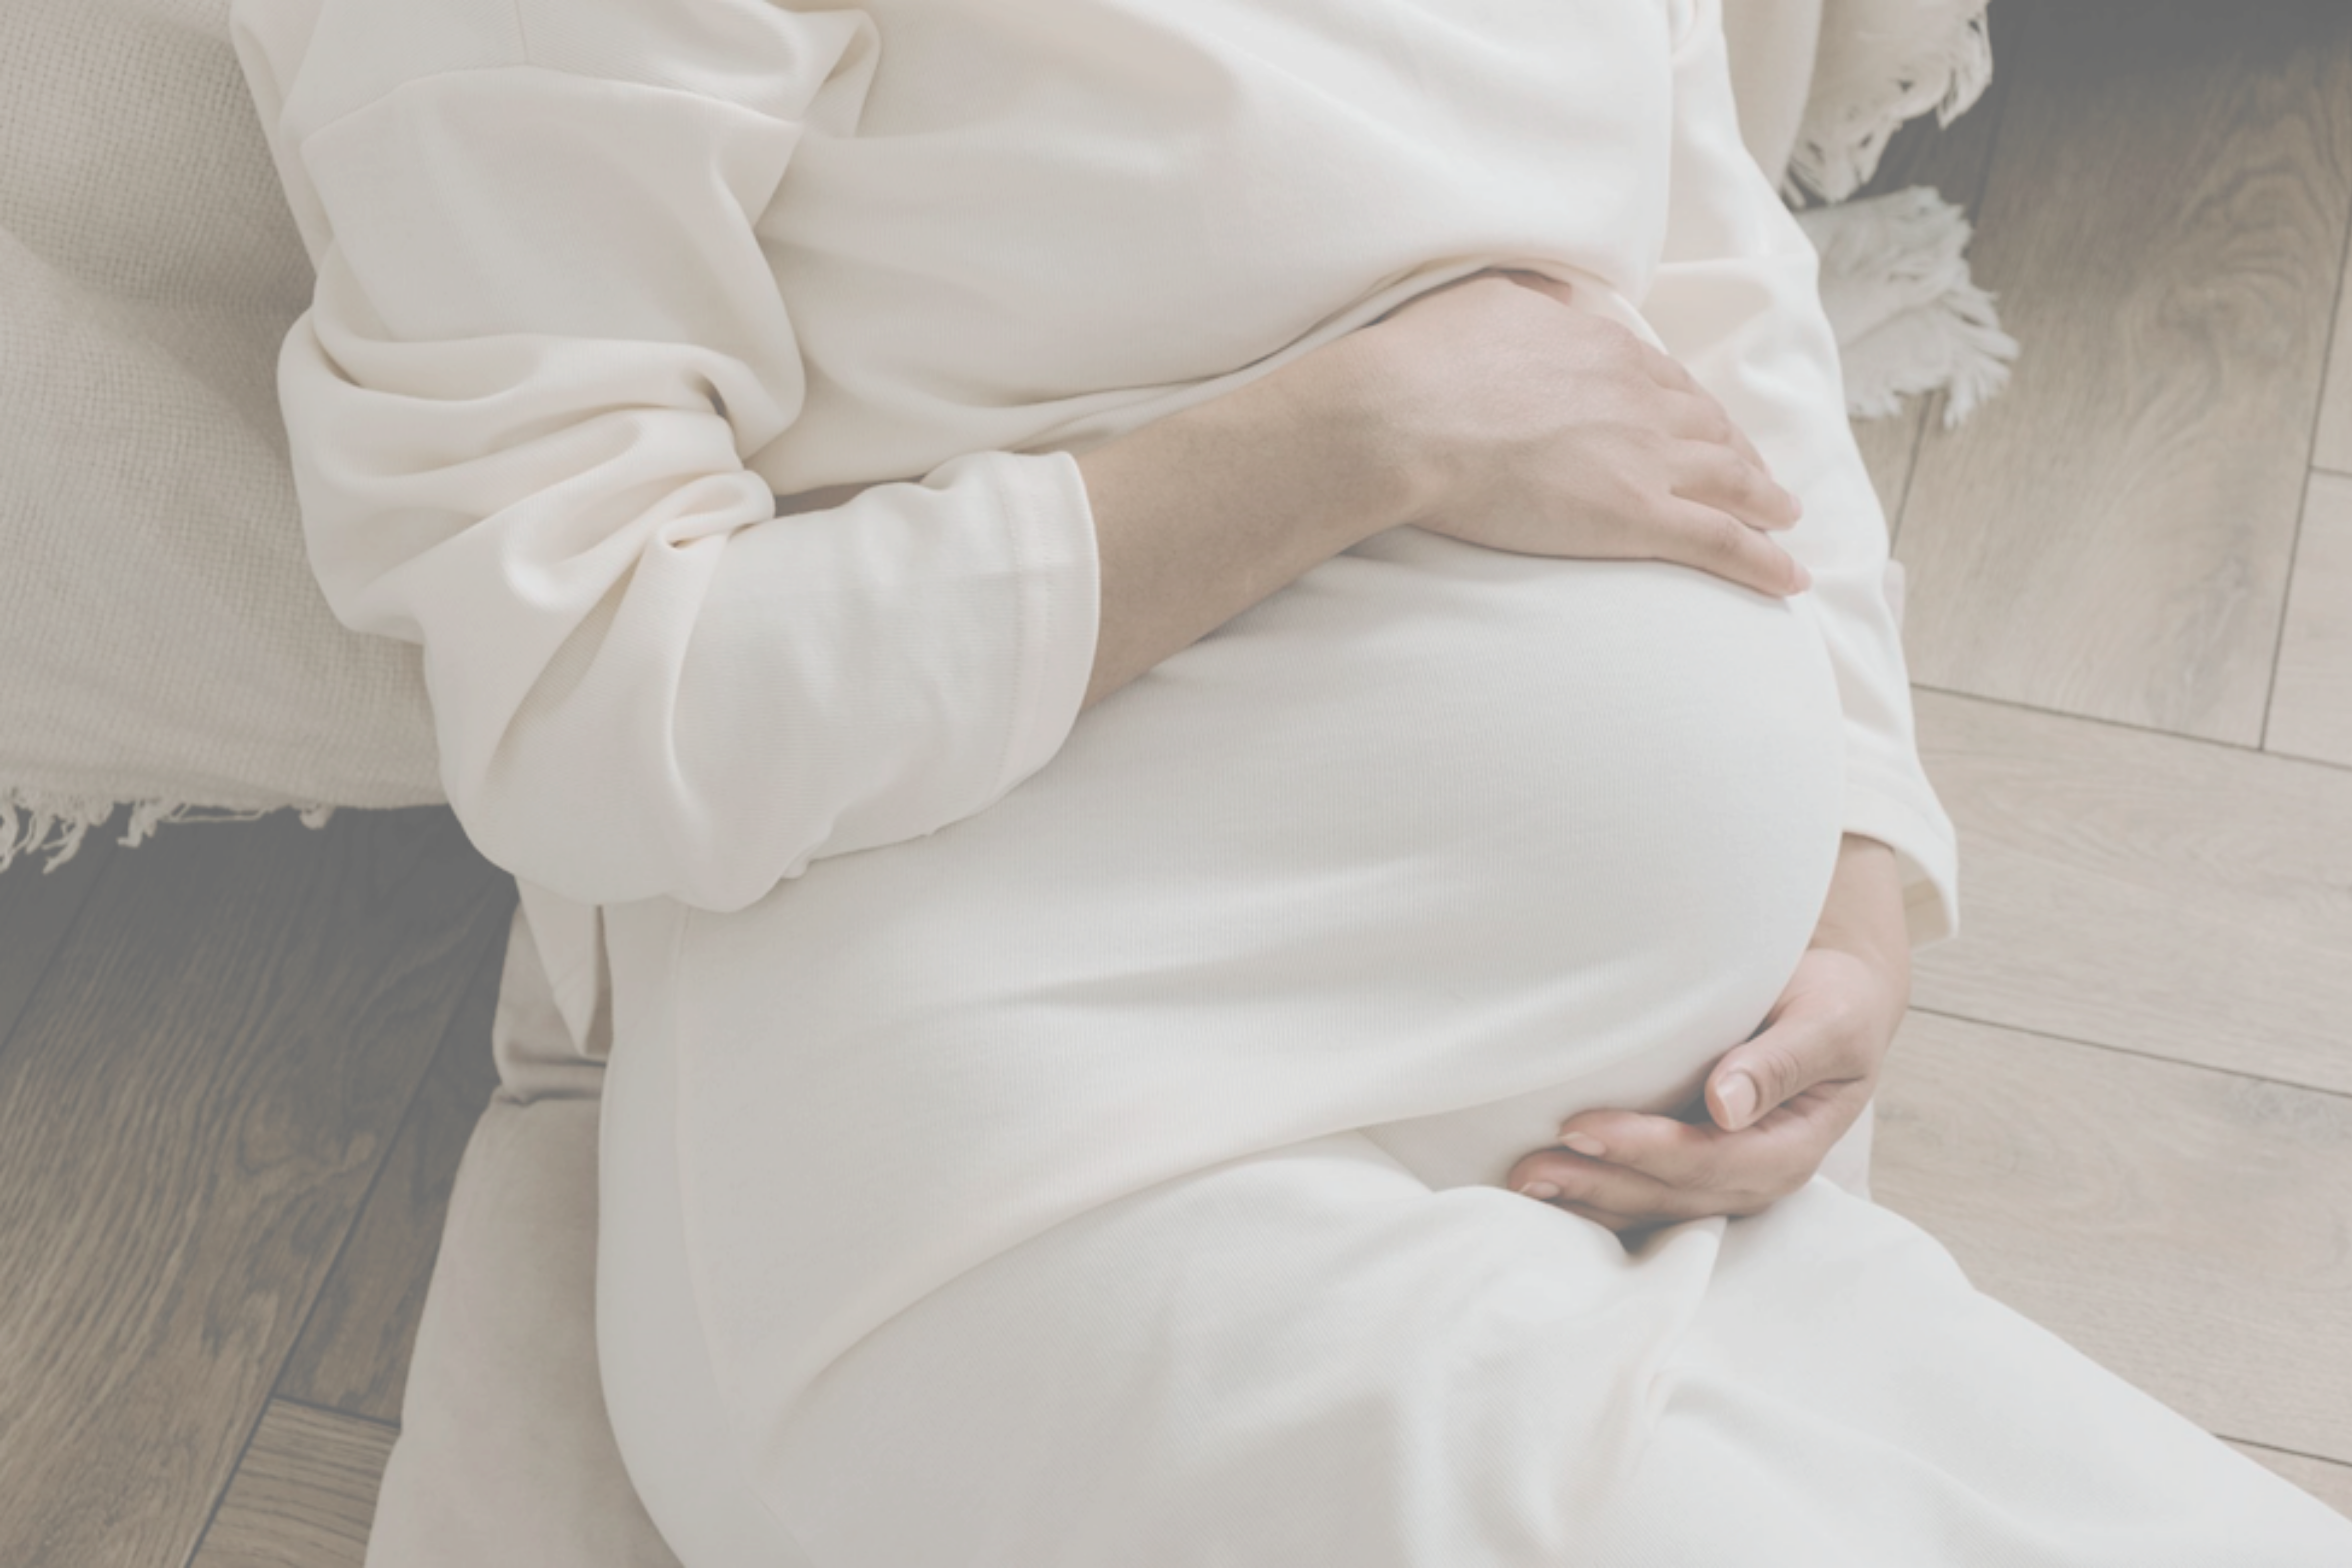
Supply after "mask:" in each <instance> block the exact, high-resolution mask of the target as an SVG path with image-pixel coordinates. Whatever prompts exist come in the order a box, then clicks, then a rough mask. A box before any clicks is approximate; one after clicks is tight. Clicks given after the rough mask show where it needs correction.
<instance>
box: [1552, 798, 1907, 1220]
mask: <svg viewBox="0 0 2352 1568" xmlns="http://www.w3.org/2000/svg"><path fill="white" fill-rule="evenodd" d="M1910 994H1911V966H1910V947H1909V942H1908V939H1907V935H1906V929H1905V924H1904V916H1903V898H1902V889H1901V884H1900V880H1899V876H1898V872H1897V870H1896V867H1895V854H1894V851H1893V850H1891V849H1889V848H1888V847H1886V846H1885V845H1884V844H1881V843H1879V842H1878V841H1877V840H1875V839H1871V838H1864V837H1860V836H1858V835H1851V834H1850V835H1848V836H1847V837H1845V839H1844V840H1843V843H1842V845H1841V846H1840V849H1839V854H1838V868H1837V872H1836V875H1835V877H1834V878H1833V879H1832V884H1831V889H1830V896H1829V899H1828V901H1827V902H1826V904H1825V905H1824V907H1823V909H1822V918H1821V921H1820V923H1819V925H1818V926H1817V928H1816V929H1815V931H1814V934H1813V939H1812V944H1811V946H1810V947H1808V948H1807V949H1806V950H1805V952H1804V955H1803V956H1802V957H1801V958H1800V959H1799V960H1798V962H1797V969H1796V973H1794V974H1793V975H1792V976H1790V980H1789V984H1787V986H1786V987H1784V988H1783V989H1782V991H1781V993H1780V1000H1779V1001H1777V1002H1776V1003H1774V1004H1773V1006H1772V1010H1771V1011H1770V1012H1769V1013H1768V1014H1767V1015H1766V1016H1765V1019H1764V1024H1763V1026H1762V1027H1760V1028H1759V1030H1758V1031H1757V1032H1756V1033H1755V1034H1754V1035H1751V1036H1750V1037H1748V1039H1747V1040H1745V1041H1744V1042H1742V1043H1741V1044H1740V1045H1738V1046H1737V1047H1733V1048H1732V1050H1730V1051H1729V1052H1728V1053H1727V1054H1726V1055H1725V1056H1724V1058H1722V1059H1721V1060H1720V1061H1718V1062H1717V1063H1716V1064H1715V1066H1714V1068H1712V1069H1710V1070H1709V1072H1708V1074H1707V1082H1706V1089H1705V1090H1704V1093H1703V1100H1704V1104H1703V1105H1702V1106H1699V1107H1694V1108H1693V1109H1692V1110H1691V1112H1690V1113H1689V1114H1690V1115H1691V1117H1692V1118H1693V1119H1692V1120H1687V1121H1686V1120H1683V1119H1681V1118H1678V1117H1674V1116H1653V1115H1646V1114H1643V1113H1642V1112H1639V1111H1633V1110H1587V1111H1582V1112H1580V1113H1579V1114H1577V1115H1575V1116H1571V1117H1570V1118H1569V1119H1568V1121H1565V1122H1563V1123H1562V1124H1561V1126H1560V1134H1561V1139H1562V1142H1563V1143H1564V1144H1567V1145H1568V1146H1567V1147H1560V1146H1554V1147H1550V1148H1546V1149H1539V1150H1538V1151H1536V1152H1534V1153H1532V1154H1529V1155H1528V1156H1527V1157H1526V1158H1524V1159H1522V1160H1521V1161H1519V1163H1517V1164H1516V1165H1514V1166H1512V1167H1511V1171H1510V1173H1509V1175H1508V1176H1507V1177H1506V1178H1505V1182H1506V1184H1507V1185H1508V1186H1509V1187H1511V1188H1512V1189H1513V1190H1514V1191H1518V1192H1527V1193H1528V1195H1529V1196H1531V1197H1536V1198H1539V1199H1542V1200H1544V1201H1546V1202H1549V1203H1550V1204H1552V1205H1554V1206H1556V1207H1559V1208H1563V1209H1566V1210H1568V1211H1569V1212H1570V1213H1571V1214H1578V1215H1583V1216H1584V1217H1585V1218H1587V1219H1590V1220H1592V1221H1594V1222H1596V1223H1597V1224H1600V1225H1603V1226H1608V1227H1609V1228H1610V1229H1611V1230H1612V1231H1616V1232H1618V1233H1619V1234H1621V1235H1622V1234H1624V1233H1626V1232H1629V1231H1638V1230H1644V1229H1648V1228H1650V1227H1652V1226H1660V1225H1670V1224H1674V1223H1675V1222H1677V1221H1680V1220H1688V1219H1699V1218H1704V1217H1706V1216H1708V1215H1751V1214H1756V1213H1759V1212H1760V1211H1762V1210H1763V1209H1765V1208H1768V1207H1769V1206H1770V1205H1772V1204H1773V1203H1775V1202H1777V1201H1778V1200H1780V1199H1781V1198H1783V1197H1786V1196H1787V1195H1788V1194H1790V1193H1793V1192H1795V1191H1796V1190H1797V1189H1798V1188H1800V1187H1801V1186H1803V1185H1804V1184H1806V1183H1807V1182H1808V1181H1810V1180H1811V1178H1812V1175H1813V1173H1814V1172H1815V1171H1817V1170H1819V1169H1820V1168H1821V1163H1822V1158H1823V1157H1824V1156H1825V1155H1827V1154H1828V1152H1829V1151H1830V1148H1831V1146H1832V1144H1834V1143H1835V1142H1837V1141H1838V1140H1839V1139H1840V1138H1842V1137H1843V1136H1844V1135H1845V1132H1846V1131H1847V1129H1849V1128H1851V1127H1852V1126H1853V1123H1854V1121H1855V1119H1856V1118H1858V1117H1859V1116H1860V1115H1861V1114H1862V1109H1863V1107H1864V1105H1865V1104H1867V1103H1868V1102H1869V1100H1870V1097H1871V1095H1872V1094H1873V1093H1874V1091H1875V1090H1876V1089H1877V1087H1878V1075H1879V1068H1880V1067H1881V1065H1882V1064H1883V1063H1884V1062H1885V1058H1886V1050H1887V1047H1888V1046H1889V1045H1890V1044H1891V1043H1892V1042H1893V1040H1894V1038H1895V1026H1897V1025H1899V1024H1900V1023H1901V1022H1902V1020H1903V1011H1904V1008H1905V1007H1906V1005H1908V1004H1909V1001H1910ZM1571 1139H1572V1140H1574V1142H1570V1140H1571ZM1536 1184H1549V1185H1550V1186H1552V1187H1555V1188H1557V1189H1558V1191H1557V1194H1546V1193H1545V1192H1544V1190H1543V1188H1542V1187H1541V1186H1540V1185H1536ZM1531 1186H1533V1187H1534V1190H1533V1191H1529V1189H1530V1187H1531Z"/></svg>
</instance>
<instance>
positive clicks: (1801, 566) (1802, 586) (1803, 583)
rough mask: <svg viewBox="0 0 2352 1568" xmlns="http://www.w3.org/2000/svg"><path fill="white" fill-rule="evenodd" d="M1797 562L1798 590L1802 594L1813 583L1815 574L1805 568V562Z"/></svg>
mask: <svg viewBox="0 0 2352 1568" xmlns="http://www.w3.org/2000/svg"><path fill="white" fill-rule="evenodd" d="M1795 564H1796V568H1797V592H1798V593H1800V594H1801V593H1803V592H1804V591H1805V590H1806V589H1808V588H1810V587H1811V586H1812V585H1813V574H1811V572H1808V571H1806V570H1805V563H1803V562H1801V561H1800V562H1797V563H1795Z"/></svg>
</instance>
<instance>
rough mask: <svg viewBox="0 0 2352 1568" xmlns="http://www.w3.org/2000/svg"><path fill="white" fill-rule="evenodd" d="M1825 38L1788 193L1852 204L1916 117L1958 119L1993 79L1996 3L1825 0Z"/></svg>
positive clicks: (1815, 63) (1807, 99)
mask: <svg viewBox="0 0 2352 1568" xmlns="http://www.w3.org/2000/svg"><path fill="white" fill-rule="evenodd" d="M1818 4H1819V5H1820V6H1821V41H1820V45H1819V47H1818V48H1817V49H1816V51H1815V53H1814V56H1813V75H1812V80H1811V84H1810V87H1809V89H1808V91H1807V93H1806V96H1805V111H1804V114H1803V117H1802V119H1801V121H1800V122H1799V124H1798V128H1797V139H1796V146H1795V149H1794V150H1793V152H1792V153H1790V159H1789V165H1788V169H1787V172H1786V174H1785V176H1784V178H1783V180H1782V183H1781V188H1782V190H1783V191H1784V192H1785V193H1786V194H1787V195H1788V196H1789V197H1790V200H1791V201H1792V202H1798V201H1802V200H1804V199H1805V198H1807V197H1808V196H1814V197H1819V198H1820V199H1821V200H1822V201H1830V202H1838V201H1843V200H1844V199H1845V198H1846V197H1848V196H1850V195H1853V193H1854V192H1856V191H1858V190H1860V189H1861V188H1862V186H1863V185H1864V183H1865V182H1867V181H1868V180H1869V178H1870V176H1871V175H1872V174H1875V173H1876V172H1877V170H1878V160H1879V157H1880V155H1881V154H1882V153H1885V151H1886V143H1887V142H1888V141H1889V140H1891V139H1892V138H1893V136H1894V135H1895V132H1896V131H1898V130H1900V129H1901V128H1902V126H1903V125H1904V124H1905V122H1906V121H1911V120H1914V119H1916V118H1917V117H1918V116H1920V115H1922V114H1925V113H1927V111H1928V110H1935V113H1936V120H1937V123H1938V124H1940V125H1949V124H1950V123H1951V122H1952V121H1954V120H1955V119H1957V118H1958V116H1959V115H1961V114H1962V113H1964V112H1966V111H1967V110H1968V109H1969V106H1970V105H1972V104H1974V103H1975V102H1976V100H1978V99H1979V98H1980V97H1982V96H1983V95H1984V89H1985V88H1986V86H1987V85H1988V84H1989V83H1990V82H1991V80H1992V36H1991V34H1990V32H1988V31H1987V30H1986V24H1985V6H1986V0H1818Z"/></svg>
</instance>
